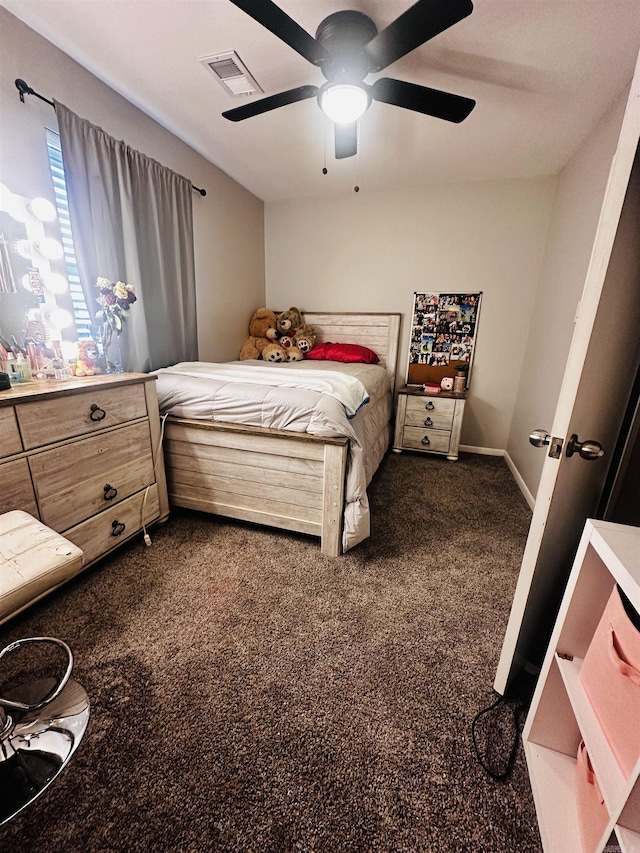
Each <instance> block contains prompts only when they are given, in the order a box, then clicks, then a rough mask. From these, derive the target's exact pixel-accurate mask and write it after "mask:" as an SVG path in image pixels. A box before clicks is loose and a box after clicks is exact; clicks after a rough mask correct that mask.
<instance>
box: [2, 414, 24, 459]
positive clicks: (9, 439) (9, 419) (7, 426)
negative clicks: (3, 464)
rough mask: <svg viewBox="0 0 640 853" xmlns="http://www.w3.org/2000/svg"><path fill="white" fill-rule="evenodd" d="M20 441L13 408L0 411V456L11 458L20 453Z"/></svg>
mask: <svg viewBox="0 0 640 853" xmlns="http://www.w3.org/2000/svg"><path fill="white" fill-rule="evenodd" d="M21 450H22V439H21V438H20V432H19V430H18V424H17V423H16V413H15V409H14V408H13V406H10V407H8V408H6V409H5V408H2V409H0V456H11V454H12V453H20V452H21Z"/></svg>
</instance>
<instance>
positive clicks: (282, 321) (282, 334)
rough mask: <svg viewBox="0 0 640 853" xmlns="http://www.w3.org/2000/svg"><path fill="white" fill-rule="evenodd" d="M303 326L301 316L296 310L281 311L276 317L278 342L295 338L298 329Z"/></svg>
mask: <svg viewBox="0 0 640 853" xmlns="http://www.w3.org/2000/svg"><path fill="white" fill-rule="evenodd" d="M303 324H304V321H303V319H302V315H301V314H300V312H299V311H298V309H297V308H289V310H288V311H281V312H280V314H278V316H277V317H276V335H277V338H278V341H281V340H283V339H285V341H284V343H285V346H286V345H287V341H286V338H295V336H296V332H297V331H298V329H301V328H302V326H303Z"/></svg>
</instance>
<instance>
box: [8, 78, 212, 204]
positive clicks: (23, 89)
mask: <svg viewBox="0 0 640 853" xmlns="http://www.w3.org/2000/svg"><path fill="white" fill-rule="evenodd" d="M16 89H17V90H18V92H19V93H20V100H21V101H22V103H23V104H24V96H25V95H33V96H34V97H36V98H40V100H41V101H44V102H45V104H50V105H51V106H52V107H53V108H54V110H55V108H56V105H55V104H54V103H53V101H50V100H49V98H45V97H44V96H43V95H39V94H38V92H36V91H34V90H33V89H32V88H31V86H29V85H28V84H27V83H25V82H24V80H20V78H18V79H17V80H16ZM191 188H192V189H193V190H194V191H195V192H197V193H200V195H202V196H205V195H206V194H207V191H206V190H201V189H200V187H196V186H194V185H193V184H191Z"/></svg>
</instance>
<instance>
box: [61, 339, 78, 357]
mask: <svg viewBox="0 0 640 853" xmlns="http://www.w3.org/2000/svg"><path fill="white" fill-rule="evenodd" d="M60 349H61V350H62V357H63V358H66V360H67V361H75V360H76V356H77V355H78V345H77V344H75V343H74V342H73V341H62V343H61V344H60Z"/></svg>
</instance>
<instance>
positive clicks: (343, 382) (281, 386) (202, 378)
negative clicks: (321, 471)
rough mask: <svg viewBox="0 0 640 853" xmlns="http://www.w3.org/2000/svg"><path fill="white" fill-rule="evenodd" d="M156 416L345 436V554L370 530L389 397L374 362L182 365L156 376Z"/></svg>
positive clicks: (386, 381) (386, 436)
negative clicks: (370, 493) (371, 489)
mask: <svg viewBox="0 0 640 853" xmlns="http://www.w3.org/2000/svg"><path fill="white" fill-rule="evenodd" d="M156 375H157V377H158V381H157V390H158V400H159V404H160V411H161V412H162V413H167V412H168V413H170V414H172V415H176V416H178V417H184V418H198V419H205V420H215V421H219V422H224V423H241V424H247V425H250V426H261V427H270V428H274V429H285V430H293V431H295V432H306V433H309V434H310V435H318V436H335V435H344V436H347V438H348V439H349V455H348V462H347V480H346V484H345V511H344V523H343V536H342V539H343V543H342V544H343V549H344V550H345V551H347V550H348V549H349V548H353V546H354V545H356V544H357V543H358V542H361V541H362V540H363V539H366V538H367V536H368V535H369V532H370V521H369V502H368V499H367V492H366V487H367V485H368V483H369V481H370V480H371V477H372V476H373V473H374V472H375V470H376V468H377V467H378V465H379V463H380V461H381V459H382V457H383V456H384V453H385V451H386V449H387V447H388V442H389V420H390V412H391V392H390V383H389V378H388V375H387V372H386V370H385V369H384V368H382V367H379V366H377V365H368V364H337V363H336V362H324V361H313V362H312V361H299V362H294V363H287V364H282V365H280V364H271V363H269V364H267V363H265V362H263V361H254V360H249V361H237V362H229V363H226V364H213V363H209V362H182V363H180V364H176V365H174V366H172V367H167V368H163V369H161V370H158V371H156Z"/></svg>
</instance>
